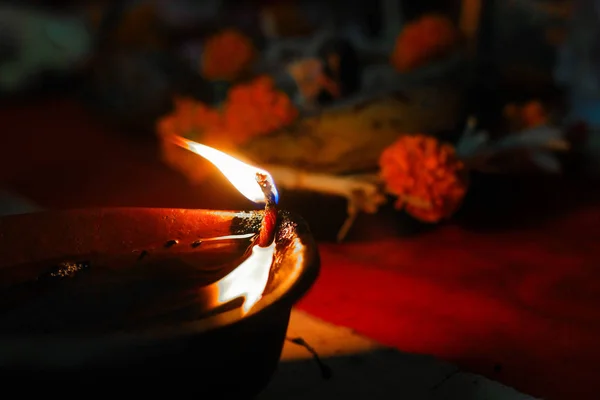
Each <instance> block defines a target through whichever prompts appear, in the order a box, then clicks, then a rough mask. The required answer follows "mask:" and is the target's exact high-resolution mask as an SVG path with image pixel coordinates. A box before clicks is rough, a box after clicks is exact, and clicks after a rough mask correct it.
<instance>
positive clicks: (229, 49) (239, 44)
mask: <svg viewBox="0 0 600 400" xmlns="http://www.w3.org/2000/svg"><path fill="white" fill-rule="evenodd" d="M255 54H256V53H255V49H254V45H253V44H252V41H251V40H250V38H248V37H247V36H245V35H244V34H242V33H241V32H238V31H237V30H234V29H228V30H224V31H222V32H221V33H218V34H216V35H214V36H212V37H210V38H209V39H208V40H207V41H206V43H205V45H204V52H203V55H202V62H201V73H202V76H204V77H205V78H206V79H209V80H224V81H231V80H234V79H236V78H238V77H239V76H240V75H241V74H242V73H243V72H245V71H246V70H248V68H249V67H250V65H251V64H252V61H254V57H255Z"/></svg>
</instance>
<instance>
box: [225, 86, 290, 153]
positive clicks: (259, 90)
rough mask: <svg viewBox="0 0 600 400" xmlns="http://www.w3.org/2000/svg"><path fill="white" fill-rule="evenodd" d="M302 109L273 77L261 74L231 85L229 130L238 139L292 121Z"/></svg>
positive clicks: (271, 129)
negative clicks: (298, 108)
mask: <svg viewBox="0 0 600 400" xmlns="http://www.w3.org/2000/svg"><path fill="white" fill-rule="evenodd" d="M297 116H298V110H297V109H296V107H295V106H294V104H293V103H292V101H291V100H290V98H289V97H288V96H287V95H286V94H285V93H283V92H281V91H279V90H277V88H276V87H275V85H274V83H273V80H272V79H271V78H269V77H266V76H262V77H258V78H256V79H254V80H252V81H250V82H249V83H245V84H240V85H236V86H234V87H233V88H231V89H230V90H229V92H228V95H227V101H226V102H225V105H224V117H225V123H224V125H225V130H226V131H227V133H228V135H230V137H231V139H232V140H233V141H235V142H236V143H244V142H246V141H248V140H249V139H251V138H252V137H254V136H257V135H265V134H268V133H271V132H273V131H275V130H277V129H281V128H282V127H284V126H286V125H288V124H290V123H291V122H293V121H294V119H296V117H297Z"/></svg>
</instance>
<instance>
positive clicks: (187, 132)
mask: <svg viewBox="0 0 600 400" xmlns="http://www.w3.org/2000/svg"><path fill="white" fill-rule="evenodd" d="M221 125H222V118H221V115H220V114H219V111H218V110H216V109H214V108H211V107H209V106H208V105H206V104H204V103H201V102H198V101H196V100H194V99H189V98H176V99H175V107H174V110H173V112H172V113H170V114H168V115H166V116H164V117H163V118H161V119H160V120H159V121H158V126H157V129H158V133H159V135H161V136H169V135H178V136H183V137H186V138H190V139H195V138H198V137H204V136H207V135H208V132H212V131H215V130H218V128H219V127H220V126H221Z"/></svg>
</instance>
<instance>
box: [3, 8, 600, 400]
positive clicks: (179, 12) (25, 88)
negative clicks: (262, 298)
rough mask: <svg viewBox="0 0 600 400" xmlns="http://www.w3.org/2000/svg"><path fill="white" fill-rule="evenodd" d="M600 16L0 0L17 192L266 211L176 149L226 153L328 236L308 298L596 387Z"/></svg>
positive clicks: (89, 202) (384, 334) (32, 196)
mask: <svg viewBox="0 0 600 400" xmlns="http://www.w3.org/2000/svg"><path fill="white" fill-rule="evenodd" d="M599 22H600V2H599V1H598V0H510V1H508V0H507V1H495V0H428V1H418V2H417V1H401V0H370V1H367V0H345V1H341V0H329V1H317V0H314V1H309V0H302V1H301V0H288V1H285V0H279V1H277V0H262V1H261V0H242V1H232V0H204V1H192V0H171V1H166V0H154V1H151V0H148V1H143V0H136V1H99V0H89V1H24V0H20V1H2V2H0V193H2V196H1V197H2V198H1V199H0V201H1V204H2V207H4V209H5V210H8V211H11V212H19V211H21V210H23V211H26V210H30V209H36V208H44V209H60V208H75V207H92V206H136V207H182V208H218V209H256V208H257V207H258V206H257V205H254V204H252V203H250V202H248V201H246V200H245V199H243V198H242V196H240V195H239V193H238V192H237V191H236V190H235V189H233V188H232V187H231V185H230V184H229V183H228V182H227V181H226V180H225V179H224V178H223V177H222V176H221V175H220V174H219V173H218V171H217V170H216V169H215V168H214V167H213V166H212V165H210V164H209V163H208V162H206V161H204V160H203V159H202V158H201V157H199V156H197V155H195V154H193V153H191V152H189V151H188V150H186V149H182V148H179V147H178V146H176V145H174V144H173V140H172V139H173V138H175V137H184V138H187V139H191V140H193V141H196V142H200V143H204V144H207V145H210V146H212V147H215V148H218V149H220V150H222V151H225V152H227V153H229V154H232V155H235V156H236V157H238V158H240V159H243V160H246V161H249V162H251V163H253V164H255V165H258V166H261V167H263V168H265V169H267V170H269V171H270V172H272V174H273V176H274V178H275V181H276V183H277V185H278V186H279V188H280V192H281V196H280V197H281V207H282V208H286V209H290V210H292V211H295V212H298V213H300V214H301V215H302V216H303V217H304V218H305V219H307V221H308V222H309V224H310V226H311V228H312V230H313V232H314V234H315V236H316V237H317V238H318V239H319V241H320V242H321V247H320V248H321V252H322V256H323V260H324V267H323V268H324V272H323V277H322V278H321V280H320V281H319V282H318V283H317V285H316V287H315V289H314V291H313V292H311V294H310V295H309V296H308V297H307V299H306V300H304V303H303V304H302V305H301V307H304V308H305V309H306V310H308V311H310V312H311V313H313V314H315V315H318V316H320V317H323V318H325V319H327V320H329V321H332V322H334V323H339V324H341V325H346V326H351V327H353V328H356V329H358V330H360V331H361V332H364V333H366V334H368V335H369V336H371V337H373V338H375V339H377V340H380V341H382V342H384V343H386V344H391V345H394V346H396V347H398V348H401V349H403V350H407V351H415V352H423V353H428V354H429V353H432V354H436V355H439V356H441V357H444V358H445V359H449V360H451V361H456V362H458V363H459V364H460V365H461V366H467V367H468V368H471V369H473V370H476V371H477V372H479V373H483V374H486V375H491V376H494V377H495V378H498V379H500V380H501V381H503V382H507V383H509V384H515V385H516V386H517V387H518V388H520V389H523V390H525V391H527V392H531V393H534V394H536V395H537V394H540V395H544V396H550V397H548V398H552V396H553V395H557V396H558V395H565V396H567V395H571V394H573V393H578V394H580V396H578V397H577V398H579V399H582V398H584V397H585V394H584V393H583V392H581V391H580V389H582V387H583V386H585V383H586V382H588V380H590V379H592V377H593V376H594V373H593V370H592V367H589V368H588V366H590V365H592V363H593V362H595V361H594V360H597V356H600V351H599V350H598V346H597V343H596V344H594V343H595V341H594V340H592V338H593V337H596V338H597V337H598V336H597V335H596V334H600V327H599V326H598V322H597V321H598V320H599V319H598V317H599V316H600V315H598V309H599V308H598V307H596V306H597V305H598V304H600V298H599V296H598V293H600V290H599V289H600V288H599V287H598V285H597V284H596V283H594V282H598V279H597V278H598V275H599V272H598V269H597V260H598V254H597V251H596V250H595V247H596V244H597V237H598V235H599V234H600V228H598V226H597V223H596V222H594V221H598V219H597V218H598V217H600V207H599V205H598V202H597V200H598V195H599V194H600V190H599V189H600V186H599V185H598V184H597V174H598V172H599V171H600V165H599V164H598V160H599V155H600V153H599V152H600V143H599V140H598V130H599V129H600V32H599V30H600V24H599ZM336 242H341V243H336ZM361 260H362V261H361ZM361 263H362V264H361ZM377 271H380V272H381V271H385V272H381V273H383V274H384V275H386V274H387V275H386V278H385V281H386V282H388V283H387V284H388V285H390V293H388V295H387V296H379V295H376V294H373V293H372V294H373V296H372V297H369V293H370V292H369V288H367V289H365V287H364V285H365V283H364V282H368V281H369V279H372V281H371V282H373V285H377V282H380V279H382V278H381V277H379V278H375V275H376V274H377V273H378V272H377ZM369 274H371V275H369ZM373 274H375V275H373ZM406 276H411V277H413V278H414V279H417V280H418V281H419V282H420V283H422V284H423V286H420V284H418V283H415V282H412V281H410V282H409V281H407V280H406V279H405V278H406ZM425 282H428V283H427V284H425ZM430 285H433V286H430ZM523 285H525V286H526V288H525V286H523ZM416 288H419V290H421V292H419V291H418V290H417V289H416ZM361 290H362V294H361V295H360V296H359V295H357V293H359V292H361ZM365 291H366V292H365ZM453 291H458V292H461V293H462V294H461V295H458V294H453V293H454V292H453ZM392 292H393V293H392ZM417 292H418V293H417ZM365 293H366V294H365ZM400 293H403V295H400ZM407 293H408V294H407ZM410 293H412V294H413V295H414V296H413V297H411V296H410V295H409V294H410ZM456 296H458V297H456ZM365 298H367V299H369V298H371V299H373V300H372V301H371V302H369V301H365ZM448 298H452V299H454V303H452V304H453V306H452V307H453V308H452V307H451V306H450V305H445V306H444V305H442V304H444V303H445V302H446V300H447V299H448ZM417 299H421V300H417ZM492 299H493V301H492ZM488 300H489V301H488ZM496 301H497V302H499V303H501V304H510V307H511V311H510V312H511V313H514V314H510V313H509V314H510V315H511V316H512V317H514V319H511V318H509V317H506V315H504V314H502V310H504V308H502V307H503V306H500V305H498V304H496V303H494V302H496ZM338 303H339V304H342V303H343V304H344V306H343V307H342V306H340V307H338V308H336V307H335V305H336V304H338ZM367 303H368V304H367ZM339 304H338V305H339ZM415 304H416V305H415ZM446 306H447V307H451V308H452V309H451V310H450V309H445V308H444V307H446ZM411 307H412V308H415V307H417V308H418V307H421V308H422V312H417V311H415V310H413V311H414V313H413V314H410V313H407V312H406V310H407V309H412V308H411ZM440 307H441V308H440ZM513 308H514V309H513ZM341 309H344V310H346V311H341ZM441 309H444V310H445V311H443V312H442V311H440V310H441ZM332 310H335V312H334V311H332ZM374 310H378V311H374ZM383 310H388V311H386V312H384V311H383ZM402 310H404V311H405V313H402ZM433 310H435V312H434V311H433ZM532 310H534V311H535V312H534V311H532ZM574 310H577V312H575V311H574ZM438 312H442V313H443V315H444V316H445V317H444V318H450V319H451V321H449V320H445V319H443V318H441V317H440V315H438V314H436V313H438ZM531 313H533V314H534V315H530V314H531ZM424 315H429V319H428V318H427V317H425V316H424ZM436 315H437V316H436ZM498 315H504V316H505V317H506V318H507V319H506V318H505V319H502V317H498V318H496V316H498ZM541 315H545V316H547V317H544V318H542V317H541ZM382 320H385V321H387V322H386V323H382V322H381V321H382ZM441 320H444V321H446V322H443V323H442V322H440V321H441ZM548 321H553V322H552V323H550V322H548ZM557 321H559V322H557ZM593 321H595V322H593ZM555 323H556V324H558V325H555ZM438 324H441V325H438ZM407 326H410V327H411V328H410V329H408V330H407ZM439 326H443V327H444V332H440V328H439ZM424 330H425V331H427V332H429V333H428V334H426V335H424V333H423V331H424ZM551 330H552V331H553V332H556V333H550V331H551ZM411 332H412V333H411ZM524 332H527V333H524ZM548 335H551V336H553V337H554V339H552V338H547V336H548ZM555 335H556V336H555ZM561 335H563V336H561ZM594 335H596V336H594ZM425 336H426V338H425ZM544 337H546V338H544ZM418 338H419V339H421V340H417V339H418ZM563 339H564V340H563ZM466 343H469V345H467V344H466ZM518 355H519V356H518ZM561 357H562V358H561ZM556 358H559V359H561V360H562V361H560V362H557V361H556ZM498 365H502V366H504V368H501V367H498ZM574 371H576V372H574ZM596 371H597V369H596ZM565 374H566V375H568V377H569V379H566V378H564V376H565ZM532 375H535V378H533V377H532ZM559 376H563V378H560V379H559V378H558V377H559ZM554 398H558V397H554ZM563 398H575V397H568V396H567V397H563Z"/></svg>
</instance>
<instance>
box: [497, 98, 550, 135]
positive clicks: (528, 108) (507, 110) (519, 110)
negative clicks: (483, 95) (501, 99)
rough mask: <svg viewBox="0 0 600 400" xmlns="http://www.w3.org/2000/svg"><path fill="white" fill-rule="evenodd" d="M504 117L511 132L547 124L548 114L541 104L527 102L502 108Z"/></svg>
mask: <svg viewBox="0 0 600 400" xmlns="http://www.w3.org/2000/svg"><path fill="white" fill-rule="evenodd" d="M504 116H505V117H506V118H507V119H508V124H509V126H510V128H511V130H513V131H519V130H522V129H528V128H535V127H538V126H540V125H544V124H547V123H548V119H549V118H548V113H547V111H546V109H545V108H544V106H543V104H542V103H540V102H539V101H537V100H532V101H529V102H527V103H525V104H523V105H516V104H514V103H510V104H507V105H506V106H505V107H504Z"/></svg>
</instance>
